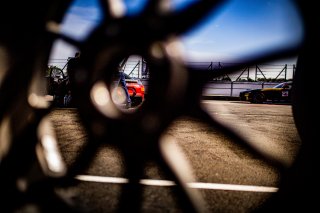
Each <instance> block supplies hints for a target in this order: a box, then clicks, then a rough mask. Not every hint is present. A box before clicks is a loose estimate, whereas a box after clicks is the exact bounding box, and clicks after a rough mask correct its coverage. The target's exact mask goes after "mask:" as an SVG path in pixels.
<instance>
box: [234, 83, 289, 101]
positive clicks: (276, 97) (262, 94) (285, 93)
mask: <svg viewBox="0 0 320 213" xmlns="http://www.w3.org/2000/svg"><path fill="white" fill-rule="evenodd" d="M291 89H292V82H291V81H289V82H283V83H280V84H278V85H276V86H274V87H272V88H263V89H252V90H245V91H242V92H240V94H239V96H240V100H241V101H249V102H251V103H263V102H266V101H271V102H279V101H282V102H291V93H292V92H291Z"/></svg>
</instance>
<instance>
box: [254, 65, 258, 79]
mask: <svg viewBox="0 0 320 213" xmlns="http://www.w3.org/2000/svg"><path fill="white" fill-rule="evenodd" d="M257 75H258V65H256V71H255V76H254V81H257Z"/></svg>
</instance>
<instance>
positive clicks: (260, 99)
mask: <svg viewBox="0 0 320 213" xmlns="http://www.w3.org/2000/svg"><path fill="white" fill-rule="evenodd" d="M264 101H265V96H264V95H263V94H262V93H255V94H253V96H252V103H256V104H262V103H263V102H264Z"/></svg>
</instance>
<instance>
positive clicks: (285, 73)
mask: <svg viewBox="0 0 320 213" xmlns="http://www.w3.org/2000/svg"><path fill="white" fill-rule="evenodd" d="M287 68H288V66H287V64H286V65H285V70H284V80H285V81H286V80H287Z"/></svg>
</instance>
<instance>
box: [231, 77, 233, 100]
mask: <svg viewBox="0 0 320 213" xmlns="http://www.w3.org/2000/svg"><path fill="white" fill-rule="evenodd" d="M230 86H231V91H230V97H232V95H233V81H231V85H230Z"/></svg>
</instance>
